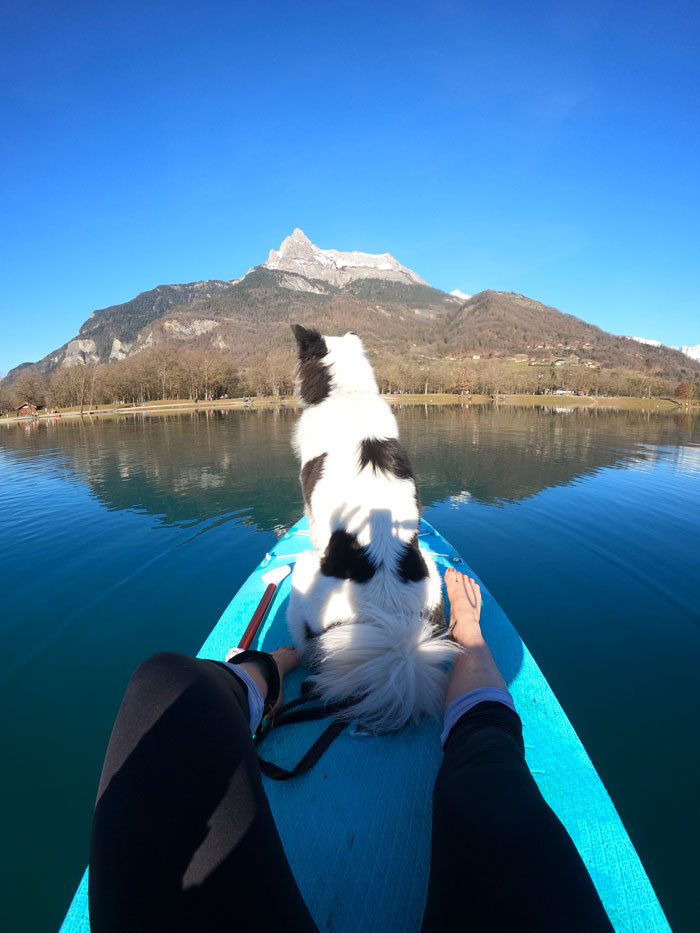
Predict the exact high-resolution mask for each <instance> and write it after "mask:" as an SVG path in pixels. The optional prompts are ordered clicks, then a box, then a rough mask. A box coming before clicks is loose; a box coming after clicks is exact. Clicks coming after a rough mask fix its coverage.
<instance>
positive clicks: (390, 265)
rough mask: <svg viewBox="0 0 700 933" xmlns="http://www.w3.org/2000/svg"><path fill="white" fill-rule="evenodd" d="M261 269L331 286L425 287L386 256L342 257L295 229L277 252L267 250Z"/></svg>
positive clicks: (348, 254) (358, 254)
mask: <svg viewBox="0 0 700 933" xmlns="http://www.w3.org/2000/svg"><path fill="white" fill-rule="evenodd" d="M265 268H267V269H279V270H281V271H284V272H298V273H299V274H300V275H304V276H306V277H307V278H315V279H324V280H325V281H328V282H331V283H333V284H334V285H345V284H346V283H347V282H350V281H352V280H353V279H357V278H361V279H369V278H379V279H391V280H394V281H400V282H411V283H415V284H417V285H425V284H426V283H425V282H424V281H423V279H421V278H419V276H417V275H416V273H415V272H412V271H411V270H410V269H407V268H406V267H405V266H402V265H401V263H400V262H399V261H398V260H397V259H394V257H393V256H392V255H391V254H390V253H381V254H377V253H361V252H359V251H358V250H353V251H352V252H345V253H344V252H340V251H339V250H337V249H321V248H320V247H318V246H316V245H315V244H313V243H312V242H311V240H310V239H309V238H308V237H307V236H306V234H305V233H304V231H303V230H300V229H299V227H296V228H295V230H294V231H293V233H292V234H291V235H290V236H288V237H286V239H284V240H283V241H282V245H281V246H280V248H279V249H271V250H270V255H269V256H268V258H267V262H266V263H265Z"/></svg>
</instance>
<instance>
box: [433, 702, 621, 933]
mask: <svg viewBox="0 0 700 933" xmlns="http://www.w3.org/2000/svg"><path fill="white" fill-rule="evenodd" d="M461 928H464V929H469V930H474V931H485V933H486V931H488V933H497V931H509V933H512V931H516V930H523V931H525V930H527V931H530V930H532V931H535V930H536V931H538V933H544V931H550V930H551V931H557V933H560V931H563V930H566V931H567V933H570V931H579V930H580V931H581V933H584V931H585V933H596V931H598V930H612V926H611V924H610V921H609V920H608V918H607V915H606V913H605V910H604V909H603V905H602V904H601V902H600V898H599V897H598V893H597V891H596V890H595V887H594V885H593V882H592V881H591V879H590V876H589V875H588V872H587V871H586V868H585V866H584V864H583V862H582V860H581V857H580V855H579V854H578V851H577V849H576V847H575V845H574V844H573V842H572V841H571V838H570V837H569V835H568V833H567V832H566V830H565V829H564V827H563V826H562V824H561V823H560V822H559V820H558V819H557V817H556V816H555V814H554V812H553V811H552V810H551V809H550V807H549V806H548V805H547V803H546V802H545V800H544V798H543V797H542V795H541V794H540V791H539V789H538V787H537V784H536V783H535V781H534V779H533V777H532V775H531V774H530V771H529V769H528V767H527V765H526V763H525V756H524V749H523V741H522V731H521V725H520V719H519V717H518V716H517V714H516V713H514V712H513V711H512V710H511V709H509V708H508V707H507V706H505V705H503V704H502V703H497V702H485V703H480V704H479V705H477V706H475V707H473V709H471V710H470V711H469V712H467V713H465V715H464V716H462V718H461V719H460V720H459V721H458V722H457V724H456V725H455V726H454V727H453V729H452V731H451V733H450V736H449V738H448V740H447V744H446V746H445V757H444V759H443V763H442V766H441V768H440V771H439V773H438V777H437V780H436V782H435V791H434V794H433V841H432V852H431V862H430V882H429V888H428V902H427V906H426V910H425V916H424V919H423V931H424V933H428V931H438V930H439V931H441V933H444V931H446V930H452V929H461Z"/></svg>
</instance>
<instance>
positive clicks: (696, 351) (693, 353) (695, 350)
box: [630, 337, 700, 363]
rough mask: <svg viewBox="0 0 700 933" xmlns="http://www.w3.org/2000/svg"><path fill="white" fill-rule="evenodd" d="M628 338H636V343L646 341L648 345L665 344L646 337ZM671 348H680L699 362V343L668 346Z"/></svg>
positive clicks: (633, 338)
mask: <svg viewBox="0 0 700 933" xmlns="http://www.w3.org/2000/svg"><path fill="white" fill-rule="evenodd" d="M630 340H636V341H637V343H646V344H647V345H648V346H650V347H664V346H666V344H664V343H661V341H660V340H650V339H648V338H647V337H630ZM670 349H671V350H680V351H681V353H685V355H686V356H689V357H690V358H691V360H697V361H698V363H700V343H698V344H696V345H695V346H694V347H687V346H683V347H673V346H672V347H670Z"/></svg>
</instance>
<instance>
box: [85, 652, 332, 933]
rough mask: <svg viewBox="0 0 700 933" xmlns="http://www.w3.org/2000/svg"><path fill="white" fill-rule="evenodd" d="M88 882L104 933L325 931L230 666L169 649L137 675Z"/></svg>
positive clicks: (110, 762) (114, 740) (103, 784)
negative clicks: (293, 865)
mask: <svg viewBox="0 0 700 933" xmlns="http://www.w3.org/2000/svg"><path fill="white" fill-rule="evenodd" d="M281 673H284V671H281ZM256 682H257V681H256ZM89 877H90V920H91V929H92V930H93V931H94V933H104V931H115V933H116V931H120V933H123V931H125V930H129V931H134V933H135V931H149V933H152V931H155V930H161V929H162V930H168V931H179V930H192V931H199V930H207V931H209V930H211V931H215V930H219V929H221V930H227V931H228V930H232V929H238V930H248V929H250V930H253V929H255V930H266V929H275V930H289V931H292V930H293V931H307V930H315V929H316V927H315V925H314V923H313V920H312V919H311V916H310V914H309V912H308V909H307V908H306V905H305V904H304V901H303V899H302V897H301V894H300V892H299V889H298V888H297V885H296V882H295V880H294V877H293V875H292V872H291V869H290V867H289V864H288V862H287V859H286V856H285V854H284V850H283V848H282V844H281V841H280V838H279V835H278V833H277V829H276V827H275V824H274V820H273V817H272V813H271V811H270V807H269V804H268V801H267V797H266V796H265V792H264V790H263V786H262V781H261V777H260V770H259V768H258V762H257V754H256V751H255V747H254V745H253V742H252V740H251V736H250V727H249V722H248V703H247V692H246V687H245V685H244V684H243V683H242V682H241V681H240V680H239V678H238V677H236V675H235V674H233V673H232V672H231V671H230V670H229V669H228V668H226V667H225V666H224V665H221V664H218V663H217V662H214V661H205V660H196V659H192V658H188V657H185V656H184V655H178V654H160V655H156V656H155V657H153V658H150V659H149V660H148V661H146V662H145V663H144V664H142V665H141V666H140V667H139V668H138V670H137V671H136V672H135V674H134V676H133V677H132V679H131V681H130V683H129V686H128V688H127V691H126V694H125V696H124V700H123V702H122V705H121V708H120V710H119V713H118V715H117V719H116V722H115V725H114V729H113V732H112V736H111V738H110V742H109V747H108V749H107V754H106V756H105V762H104V767H103V772H102V778H101V781H100V787H99V791H98V798H97V805H96V808H95V815H94V821H93V830H92V840H91V848H90V876H89Z"/></svg>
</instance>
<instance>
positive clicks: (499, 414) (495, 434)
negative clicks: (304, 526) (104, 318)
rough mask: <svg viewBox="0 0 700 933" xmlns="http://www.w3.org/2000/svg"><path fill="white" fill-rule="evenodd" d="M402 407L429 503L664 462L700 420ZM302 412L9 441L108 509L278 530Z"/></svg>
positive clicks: (150, 423) (122, 422)
mask: <svg viewBox="0 0 700 933" xmlns="http://www.w3.org/2000/svg"><path fill="white" fill-rule="evenodd" d="M396 414H397V417H398V420H399V425H400V431H401V440H402V442H403V444H404V446H405V447H406V449H407V450H408V452H409V455H410V457H411V461H412V463H413V468H414V472H415V473H416V476H417V478H418V482H419V484H420V489H421V495H422V500H423V504H424V505H430V504H431V503H433V502H436V501H444V500H449V501H453V502H459V501H462V502H464V501H467V500H468V499H473V500H476V501H478V502H481V503H485V504H495V503H504V502H516V501H518V500H520V499H524V498H527V497H529V496H534V495H536V494H537V493H539V492H541V491H542V490H543V489H546V488H548V487H553V486H560V485H568V484H571V483H574V482H576V481H577V480H579V479H581V478H582V477H585V476H590V475H593V474H595V473H597V472H598V471H600V470H602V469H605V468H609V467H624V466H626V465H628V464H629V463H631V462H638V461H653V460H654V459H655V458H657V457H658V452H657V450H656V448H657V446H675V445H677V444H678V440H679V434H680V435H681V436H682V435H683V434H684V433H687V434H688V436H689V437H690V435H692V433H693V427H694V421H693V418H692V417H690V416H688V415H675V416H669V415H657V414H653V413H648V412H625V413H620V412H611V411H607V410H599V411H595V410H594V411H591V410H586V409H573V410H571V411H563V412H562V411H555V410H547V409H545V410H541V409H535V410H532V409H524V408H512V407H505V406H503V407H500V408H494V407H489V408H486V407H483V406H474V407H466V406H465V407H460V406H444V407H436V406H427V405H426V406H420V405H414V406H405V407H404V408H399V409H398V410H397V411H396ZM438 415H439V419H438ZM298 416H299V412H298V410H295V409H272V410H270V409H267V410H266V409H260V410H257V411H251V412H240V411H215V410H212V411H201V412H191V413H188V414H182V415H167V416H160V417H158V416H149V417H142V416H138V415H135V416H129V417H124V418H119V419H114V418H101V419H100V418H99V417H94V416H93V417H91V418H83V419H82V421H81V420H70V421H69V420H65V421H62V422H54V421H48V422H47V421H40V422H33V423H30V424H27V425H26V426H22V428H20V429H17V428H14V430H7V429H6V432H5V433H4V434H2V435H0V438H1V440H2V443H3V446H4V448H5V451H6V452H8V453H9V452H10V451H11V450H14V451H16V452H17V453H20V452H21V454H22V456H23V457H31V455H32V453H35V454H36V455H37V456H38V457H40V458H41V461H42V468H43V469H45V468H46V467H47V466H48V465H49V464H50V463H51V462H52V461H53V466H54V468H55V469H56V470H58V471H60V472H62V473H64V474H68V475H70V476H72V477H73V478H74V479H75V480H77V481H84V482H85V483H87V484H88V485H89V487H90V489H91V491H92V492H93V494H94V495H95V496H96V497H97V498H98V499H99V500H100V502H102V503H103V504H104V505H105V506H106V507H107V508H108V509H129V510H137V511H145V512H147V513H149V514H150V515H153V516H154V517H155V518H157V520H158V521H159V522H163V523H179V524H182V525H185V526H186V525H188V524H193V523H199V522H201V521H205V520H207V519H222V520H226V518H227V517H234V516H237V515H240V514H242V513H244V514H245V516H246V517H247V519H248V520H249V521H252V522H253V523H254V524H255V525H257V526H258V527H259V528H265V529H270V528H274V527H275V526H286V527H288V526H289V525H291V524H293V523H294V522H295V521H296V520H297V519H298V517H299V515H300V514H301V511H302V509H303V502H302V498H301V494H300V491H299V483H298V465H297V461H296V459H295V458H294V455H293V453H292V449H291V445H290V438H291V433H292V430H293V428H294V425H295V423H296V421H297V418H298ZM620 424H623V425H624V431H623V432H622V433H621V432H620V430H619V428H620ZM8 427H9V426H8ZM695 430H696V431H697V426H695Z"/></svg>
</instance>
